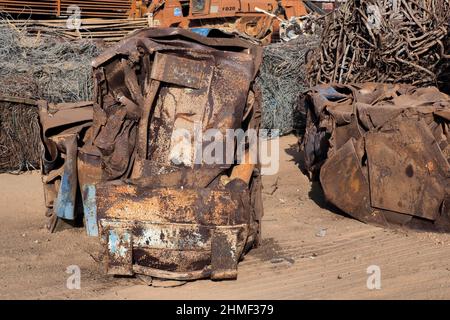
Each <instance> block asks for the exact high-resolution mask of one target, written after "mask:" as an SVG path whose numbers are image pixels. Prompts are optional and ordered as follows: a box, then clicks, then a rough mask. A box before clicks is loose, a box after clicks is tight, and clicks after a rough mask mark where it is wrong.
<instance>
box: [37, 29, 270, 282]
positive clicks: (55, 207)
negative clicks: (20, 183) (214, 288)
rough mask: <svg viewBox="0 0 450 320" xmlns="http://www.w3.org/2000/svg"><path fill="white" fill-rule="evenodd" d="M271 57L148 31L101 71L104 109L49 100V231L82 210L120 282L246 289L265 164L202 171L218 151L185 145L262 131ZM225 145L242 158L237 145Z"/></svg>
mask: <svg viewBox="0 0 450 320" xmlns="http://www.w3.org/2000/svg"><path fill="white" fill-rule="evenodd" d="M261 59H262V50H261V48H260V47H259V46H255V45H253V44H250V43H249V42H247V41H243V40H240V39H237V38H229V36H227V37H226V38H220V37H216V38H207V37H203V36H200V35H198V34H196V33H194V32H190V31H187V30H183V29H176V28H168V29H163V28H162V29H144V30H141V31H139V32H137V33H136V34H134V35H133V36H131V37H128V38H127V39H126V40H124V41H122V42H120V43H119V44H117V45H116V46H114V47H111V48H108V49H107V50H106V51H105V52H103V53H102V54H101V55H100V56H99V57H98V58H96V59H95V60H94V61H93V66H94V79H95V87H94V88H95V95H94V102H93V104H89V103H79V104H73V103H72V104H66V105H62V104H59V105H57V106H54V105H51V104H46V103H44V102H40V121H41V125H42V128H43V137H42V138H43V142H44V146H45V151H46V152H45V156H44V158H43V159H42V161H43V164H44V165H43V169H42V174H43V182H44V190H45V198H46V204H47V207H48V214H47V215H48V216H49V217H50V221H51V223H50V224H49V227H50V229H51V230H54V229H55V228H56V227H57V225H58V223H59V222H60V221H77V219H79V217H80V216H81V215H80V212H79V211H80V209H82V211H83V212H84V221H85V226H86V230H87V232H88V234H89V235H100V238H101V242H102V244H103V246H104V249H105V253H106V254H105V263H106V266H107V272H108V273H109V274H115V275H133V274H143V275H147V276H150V277H154V278H164V279H172V280H179V281H186V280H195V279H200V278H212V279H235V278H236V277H237V264H238V262H239V260H240V259H241V257H242V256H243V255H244V254H245V253H246V252H247V251H248V250H249V249H250V248H252V247H254V246H256V245H257V244H258V243H259V238H260V221H261V218H262V214H263V210H262V198H261V178H260V166H259V164H255V165H252V164H248V163H242V164H238V163H237V162H235V161H232V162H231V163H230V162H228V161H226V159H216V161H215V163H212V164H209V163H207V162H206V161H207V159H204V160H203V161H200V162H198V161H197V160H196V159H198V158H197V157H198V156H199V152H200V153H203V154H204V152H206V150H207V148H208V146H209V145H210V143H211V142H210V141H207V139H206V140H200V141H198V140H197V142H200V144H199V145H197V144H195V145H194V146H192V140H191V139H190V138H188V139H187V140H183V139H181V138H183V137H186V136H185V135H184V134H187V135H189V134H190V137H191V138H192V137H197V138H198V136H197V134H199V133H200V134H201V135H204V134H205V133H206V131H207V130H208V129H210V128H215V129H218V130H220V132H225V131H226V130H227V129H234V130H236V129H243V130H247V129H254V130H256V131H257V130H259V127H260V117H261V110H260V108H261V97H260V92H259V90H258V88H257V86H256V85H255V84H254V79H255V76H256V74H257V72H258V69H259V66H260V63H261ZM180 132H182V133H183V135H182V137H179V136H178V134H179V133H180ZM180 139H181V140H180ZM224 139H225V140H229V141H227V142H228V143H231V146H232V147H233V148H231V150H233V151H232V152H233V154H232V155H231V156H232V157H231V159H235V157H236V151H235V150H236V147H237V143H238V142H237V141H235V139H234V137H233V138H232V139H229V138H225V137H224ZM194 140H195V139H194ZM180 143H181V144H182V145H183V146H185V147H189V146H191V147H192V148H193V149H192V150H195V151H194V152H181V153H179V152H177V150H178V149H177V148H176V146H179V144H180ZM197 147H199V148H200V149H197ZM182 150H184V151H186V150H187V149H182ZM224 156H227V155H224ZM200 159H201V158H200ZM227 159H228V157H227ZM78 186H79V187H78ZM78 188H79V189H78Z"/></svg>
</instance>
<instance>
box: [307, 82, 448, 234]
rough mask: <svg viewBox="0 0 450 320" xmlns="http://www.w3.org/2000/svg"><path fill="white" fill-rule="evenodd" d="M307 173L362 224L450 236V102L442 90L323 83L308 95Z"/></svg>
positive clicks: (336, 202)
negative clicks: (404, 228)
mask: <svg viewBox="0 0 450 320" xmlns="http://www.w3.org/2000/svg"><path fill="white" fill-rule="evenodd" d="M304 102H305V106H306V108H307V128H306V133H305V135H304V136H303V138H302V140H301V143H300V148H301V151H302V152H303V155H304V164H305V169H306V170H307V171H308V172H309V173H310V174H311V176H312V177H317V175H319V177H320V183H321V185H322V188H323V190H324V194H325V197H326V199H327V200H328V201H329V202H331V203H332V204H334V205H335V206H336V207H338V208H339V209H341V210H342V211H344V212H346V213H347V214H349V215H351V216H352V217H354V218H356V219H359V220H361V221H364V222H370V223H374V224H377V225H381V226H392V225H401V226H407V227H412V228H421V229H429V230H443V231H447V232H448V231H450V210H449V200H450V198H449V197H450V188H449V182H450V166H449V159H450V146H449V143H450V136H449V135H450V133H449V123H450V97H449V96H447V95H446V94H444V93H441V92H439V90H438V89H437V88H434V87H429V88H420V89H418V88H415V87H413V86H409V85H388V84H377V83H365V84H360V85H359V84H356V85H320V86H316V87H313V88H312V89H311V90H310V91H309V92H308V93H307V94H306V95H305V100H304Z"/></svg>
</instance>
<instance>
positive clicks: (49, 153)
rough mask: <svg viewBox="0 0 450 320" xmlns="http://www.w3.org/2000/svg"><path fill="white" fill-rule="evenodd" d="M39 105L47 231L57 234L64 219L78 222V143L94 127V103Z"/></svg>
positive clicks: (39, 102)
mask: <svg viewBox="0 0 450 320" xmlns="http://www.w3.org/2000/svg"><path fill="white" fill-rule="evenodd" d="M37 104H38V107H39V122H40V127H41V141H42V144H43V150H44V153H43V155H42V159H41V174H42V182H43V186H44V198H45V205H46V207H47V213H46V216H47V217H48V218H49V219H48V223H47V228H48V229H49V230H50V231H53V230H55V228H56V227H57V225H58V222H59V220H60V221H61V219H65V220H69V221H75V220H76V216H77V195H76V194H77V189H78V170H77V161H78V160H77V159H78V141H79V139H80V138H81V139H83V137H84V136H85V135H86V133H87V132H88V130H89V128H90V127H91V125H92V120H93V103H92V102H90V101H87V102H78V103H59V104H49V103H48V102H47V101H43V100H41V101H38V102H37Z"/></svg>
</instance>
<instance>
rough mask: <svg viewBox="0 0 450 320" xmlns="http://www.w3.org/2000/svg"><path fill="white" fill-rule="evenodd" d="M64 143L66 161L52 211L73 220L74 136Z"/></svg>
mask: <svg viewBox="0 0 450 320" xmlns="http://www.w3.org/2000/svg"><path fill="white" fill-rule="evenodd" d="M64 144H65V147H66V150H67V154H66V161H65V163H64V172H63V175H62V178H61V185H60V187H59V191H58V197H57V198H56V200H55V205H54V211H55V213H56V215H57V216H58V217H59V218H63V219H67V220H75V200H76V192H77V186H78V184H77V180H78V176H77V166H76V163H77V162H76V161H77V160H76V159H77V145H76V136H72V137H69V138H67V139H66V141H65V142H64Z"/></svg>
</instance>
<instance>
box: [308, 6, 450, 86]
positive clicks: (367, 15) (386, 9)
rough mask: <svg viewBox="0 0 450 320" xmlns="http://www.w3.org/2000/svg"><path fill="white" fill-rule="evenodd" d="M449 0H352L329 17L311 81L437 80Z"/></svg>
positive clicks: (444, 55)
mask: <svg viewBox="0 0 450 320" xmlns="http://www.w3.org/2000/svg"><path fill="white" fill-rule="evenodd" d="M449 7H450V4H449V1H448V0H423V1H419V0H366V1H361V0H348V1H347V2H346V3H345V4H344V5H342V6H341V7H340V9H338V10H336V11H335V12H334V13H332V14H331V15H329V16H328V17H327V19H326V21H325V25H324V32H323V38H322V43H321V46H320V48H319V51H318V54H317V55H314V57H313V58H312V60H311V61H310V63H309V65H308V74H309V76H310V85H311V86H313V85H316V84H320V83H336V82H337V83H344V84H345V83H359V82H368V81H377V82H384V83H409V84H413V85H417V86H427V85H435V84H436V82H437V79H436V78H437V76H436V74H438V73H439V70H438V69H439V68H440V64H441V63H442V60H445V59H448V58H449V57H450V56H449V55H448V54H447V53H446V51H445V48H444V41H445V38H446V37H447V36H448V21H449V18H450V14H449V12H450V10H449Z"/></svg>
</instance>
